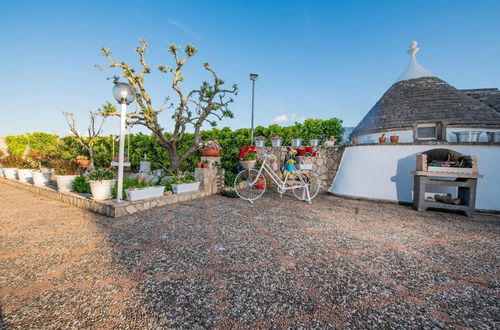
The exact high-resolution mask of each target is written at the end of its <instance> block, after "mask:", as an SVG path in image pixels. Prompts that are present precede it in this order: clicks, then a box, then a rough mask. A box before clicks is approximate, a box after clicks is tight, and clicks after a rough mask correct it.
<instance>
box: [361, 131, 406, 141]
mask: <svg viewBox="0 0 500 330" xmlns="http://www.w3.org/2000/svg"><path fill="white" fill-rule="evenodd" d="M391 135H399V141H398V142H399V143H411V142H413V130H404V131H390V132H385V137H386V138H387V139H386V142H387V143H390V142H391V141H390V139H389V137H390V136H391ZM381 136H382V133H372V134H363V135H359V136H358V143H359V144H365V143H378V138H379V137H381Z"/></svg>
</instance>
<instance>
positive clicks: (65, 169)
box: [51, 160, 84, 175]
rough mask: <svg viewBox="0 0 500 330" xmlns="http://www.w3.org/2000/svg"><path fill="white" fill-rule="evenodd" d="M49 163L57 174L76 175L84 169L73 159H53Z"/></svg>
mask: <svg viewBox="0 0 500 330" xmlns="http://www.w3.org/2000/svg"><path fill="white" fill-rule="evenodd" d="M51 164H52V166H53V167H54V172H55V173H56V174H57V175H78V174H81V173H83V171H84V168H83V167H81V166H80V164H78V163H77V162H76V161H75V160H53V161H52V162H51Z"/></svg>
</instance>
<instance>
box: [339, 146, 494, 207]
mask: <svg viewBox="0 0 500 330" xmlns="http://www.w3.org/2000/svg"><path fill="white" fill-rule="evenodd" d="M436 148H446V149H451V150H455V151H457V152H459V153H461V154H464V155H473V156H476V157H477V159H478V169H479V172H480V174H483V175H484V178H482V179H479V180H478V189H477V200H476V208H477V209H481V210H496V211H500V146H499V145H484V146H481V145H440V146H429V145H371V146H362V145H361V146H352V147H346V149H345V151H344V155H343V157H342V161H341V163H340V166H339V170H338V172H337V175H336V177H335V179H334V181H333V184H332V186H331V187H330V190H329V191H330V192H332V193H335V194H339V195H345V196H351V197H364V198H369V199H379V200H389V201H403V202H411V201H412V200H413V175H412V174H411V173H410V172H411V171H414V170H415V163H416V155H417V154H419V153H422V152H424V151H427V150H429V149H436ZM441 191H442V190H438V191H436V192H441Z"/></svg>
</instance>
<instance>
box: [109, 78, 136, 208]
mask: <svg viewBox="0 0 500 330" xmlns="http://www.w3.org/2000/svg"><path fill="white" fill-rule="evenodd" d="M113 97H114V98H115V100H116V101H118V103H120V104H121V112H120V149H119V151H118V186H117V189H116V201H117V202H121V200H122V194H123V158H124V157H123V156H124V154H125V120H126V118H127V105H128V104H130V103H132V102H134V100H135V93H134V90H133V89H132V87H131V86H130V85H129V84H125V83H118V84H116V85H115V86H114V87H113Z"/></svg>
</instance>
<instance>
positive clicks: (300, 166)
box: [295, 163, 313, 171]
mask: <svg viewBox="0 0 500 330" xmlns="http://www.w3.org/2000/svg"><path fill="white" fill-rule="evenodd" d="M295 167H297V169H298V170H308V171H312V169H313V164H312V163H309V164H296V165H295Z"/></svg>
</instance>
